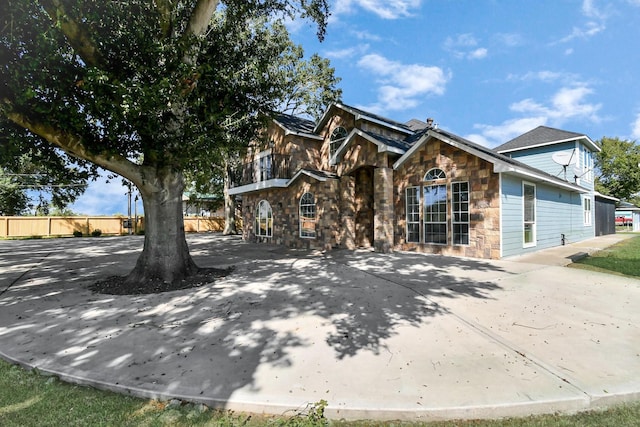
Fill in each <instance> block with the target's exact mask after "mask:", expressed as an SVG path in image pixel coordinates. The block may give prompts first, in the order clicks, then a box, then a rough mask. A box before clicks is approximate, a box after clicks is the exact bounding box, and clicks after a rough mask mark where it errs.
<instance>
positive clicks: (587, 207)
mask: <svg viewBox="0 0 640 427" xmlns="http://www.w3.org/2000/svg"><path fill="white" fill-rule="evenodd" d="M582 208H583V212H584V225H586V226H590V225H591V198H589V197H585V198H584V199H582Z"/></svg>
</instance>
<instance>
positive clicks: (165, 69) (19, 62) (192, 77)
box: [0, 0, 328, 284]
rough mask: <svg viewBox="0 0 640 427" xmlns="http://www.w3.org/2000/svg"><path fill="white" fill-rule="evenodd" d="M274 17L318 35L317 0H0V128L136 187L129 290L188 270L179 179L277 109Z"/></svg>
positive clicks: (322, 19) (323, 6) (321, 10)
mask: <svg viewBox="0 0 640 427" xmlns="http://www.w3.org/2000/svg"><path fill="white" fill-rule="evenodd" d="M285 16H286V17H303V18H307V19H311V20H312V21H314V22H316V23H317V25H318V36H319V37H320V38H322V37H323V35H324V31H325V27H326V19H327V16H328V9H327V2H326V0H298V1H286V0H250V1H247V0H227V1H218V0H128V1H104V0H85V1H81V0H75V1H72V0H65V1H63V0H36V1H34V0H7V1H4V2H2V3H0V122H1V123H2V126H11V127H14V128H15V129H21V130H22V131H26V133H27V134H28V135H29V137H33V139H34V140H35V137H36V136H37V137H38V139H39V141H41V142H44V141H46V142H47V143H48V144H50V145H51V146H53V147H56V148H58V149H61V150H63V151H64V152H65V153H66V154H67V155H71V156H74V157H76V158H78V159H80V160H81V161H86V162H91V163H92V164H94V165H98V166H100V167H102V168H104V169H107V170H109V171H111V172H114V173H116V174H118V175H120V176H122V177H124V178H126V179H128V180H129V181H131V182H132V183H133V184H134V185H135V186H136V187H137V188H138V190H139V192H140V194H141V196H142V200H143V204H144V210H145V216H146V229H145V246H144V249H143V252H142V254H141V256H140V258H139V260H138V264H137V266H136V268H135V269H134V271H133V272H132V273H131V274H130V275H129V277H128V279H127V280H128V281H129V282H130V283H132V284H133V283H135V282H137V281H139V280H147V279H153V280H161V281H166V282H175V281H179V280H180V279H181V278H183V277H185V276H187V275H189V274H192V273H194V272H197V271H198V268H197V266H196V265H195V264H194V263H193V261H192V259H191V257H190V255H189V253H188V248H187V245H186V240H185V237H184V225H183V223H182V210H181V197H182V191H183V189H184V185H185V182H184V171H185V170H187V169H188V168H200V169H203V168H206V167H207V156H209V155H210V154H209V153H212V152H215V151H216V150H217V149H219V148H220V147H221V146H227V145H229V144H232V143H234V141H248V140H250V139H251V137H252V136H253V135H255V133H256V131H257V129H259V128H261V127H262V126H263V124H264V123H265V122H264V120H265V118H266V117H268V115H269V113H270V112H271V111H274V110H277V109H278V108H277V107H278V102H279V101H278V100H279V99H282V97H281V94H282V91H283V90H284V88H283V87H282V86H281V85H280V84H279V83H280V82H281V80H278V79H275V78H272V77H273V73H274V72H275V71H276V70H274V68H273V65H272V64H274V63H277V58H279V57H280V55H281V54H282V53H283V51H284V49H285V46H286V42H287V39H284V38H283V37H285V36H284V33H283V32H281V31H274V30H273V29H274V25H277V24H276V23H277V22H278V18H279V17H285ZM229 134H232V135H233V136H234V137H233V138H227V137H226V136H228V135H229ZM32 142H33V141H32Z"/></svg>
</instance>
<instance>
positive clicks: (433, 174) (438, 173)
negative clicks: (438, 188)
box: [424, 168, 447, 181]
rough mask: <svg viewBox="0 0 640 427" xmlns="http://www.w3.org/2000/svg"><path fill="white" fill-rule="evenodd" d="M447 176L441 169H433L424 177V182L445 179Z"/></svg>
mask: <svg viewBox="0 0 640 427" xmlns="http://www.w3.org/2000/svg"><path fill="white" fill-rule="evenodd" d="M446 177H447V174H446V173H444V171H443V170H442V169H438V168H433V169H431V170H429V171H428V172H427V173H426V174H425V175H424V181H435V180H436V179H445V178H446Z"/></svg>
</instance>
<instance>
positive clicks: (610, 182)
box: [595, 137, 640, 201]
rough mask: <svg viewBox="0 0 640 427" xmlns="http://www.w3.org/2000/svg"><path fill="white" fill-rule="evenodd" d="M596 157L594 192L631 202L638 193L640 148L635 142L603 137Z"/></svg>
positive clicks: (639, 186)
mask: <svg viewBox="0 0 640 427" xmlns="http://www.w3.org/2000/svg"><path fill="white" fill-rule="evenodd" d="M600 145H601V147H602V151H600V152H599V153H598V154H597V155H596V161H595V167H596V190H598V191H599V192H601V193H602V194H607V195H610V196H613V197H617V198H618V199H621V200H626V201H632V199H633V198H634V195H637V194H638V193H639V192H640V146H639V145H638V144H637V143H636V142H635V141H628V140H624V139H620V138H607V137H604V138H602V139H601V140H600Z"/></svg>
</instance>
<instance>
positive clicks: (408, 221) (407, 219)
mask: <svg viewBox="0 0 640 427" xmlns="http://www.w3.org/2000/svg"><path fill="white" fill-rule="evenodd" d="M409 191H413V192H414V194H413V195H412V197H411V199H415V203H412V204H411V205H410V204H409V201H410V196H409ZM404 194H405V241H406V242H407V243H420V240H421V239H420V236H421V233H420V225H421V222H422V213H421V212H420V204H421V201H420V186H410V187H407V188H406V189H405V193H404ZM410 206H412V207H413V208H412V209H411V211H410ZM416 208H417V211H416ZM410 215H411V216H412V217H414V218H415V215H417V216H418V220H417V221H415V220H411V219H410ZM410 225H413V226H415V225H417V226H418V230H417V240H411V239H410V238H409V236H411V235H413V234H415V230H414V231H411V232H410V231H409V226H410Z"/></svg>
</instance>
